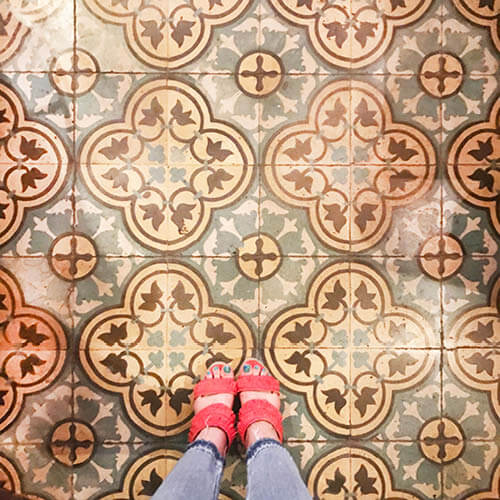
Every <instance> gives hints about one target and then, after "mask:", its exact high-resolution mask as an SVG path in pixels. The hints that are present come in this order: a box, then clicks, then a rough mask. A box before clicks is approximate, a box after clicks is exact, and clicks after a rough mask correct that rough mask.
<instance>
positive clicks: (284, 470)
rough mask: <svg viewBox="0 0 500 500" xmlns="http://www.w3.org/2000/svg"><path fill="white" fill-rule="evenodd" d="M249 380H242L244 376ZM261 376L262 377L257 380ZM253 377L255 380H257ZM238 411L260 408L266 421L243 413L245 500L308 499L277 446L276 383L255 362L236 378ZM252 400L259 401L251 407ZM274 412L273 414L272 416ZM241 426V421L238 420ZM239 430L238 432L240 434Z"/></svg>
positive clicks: (249, 362)
mask: <svg viewBox="0 0 500 500" xmlns="http://www.w3.org/2000/svg"><path fill="white" fill-rule="evenodd" d="M248 376H250V377H252V379H244V377H248ZM260 377H262V378H260ZM257 378H258V379H259V380H260V381H261V382H259V380H257ZM238 390H239V393H240V400H241V406H242V409H243V407H244V406H245V404H246V403H250V404H249V405H248V406H251V405H252V404H253V405H254V411H258V410H259V408H261V409H262V407H263V406H264V407H265V406H269V405H270V406H271V408H264V410H263V411H264V412H265V413H267V417H265V418H266V420H259V419H258V416H255V415H249V413H252V412H247V413H246V415H245V417H244V420H246V421H247V422H246V423H249V422H252V423H250V425H248V427H247V426H246V425H243V426H242V427H243V429H244V432H243V433H244V435H241V432H240V436H241V438H242V440H243V442H244V444H245V446H246V448H247V450H248V451H247V471H248V474H247V475H248V484H247V500H282V499H294V500H311V495H310V494H309V492H308V490H307V488H306V485H305V484H304V481H303V480H302V478H301V477H300V473H299V470H298V469H297V466H296V465H295V462H294V461H293V459H292V457H291V455H290V454H289V453H288V451H287V450H285V448H283V446H282V445H281V444H280V442H281V440H282V433H283V430H282V426H281V415H280V414H279V408H280V397H279V384H278V382H277V381H276V379H273V377H271V376H270V374H269V372H268V371H267V369H266V368H265V367H264V366H263V365H262V363H260V362H259V361H257V360H247V361H246V362H245V363H244V364H243V366H242V369H241V372H240V374H239V378H238ZM255 400H257V401H259V402H260V404H259V403H257V404H256V405H255V403H256V402H255ZM273 413H274V415H273ZM240 417H241V412H240ZM240 424H241V420H240ZM243 429H239V430H240V431H242V430H243Z"/></svg>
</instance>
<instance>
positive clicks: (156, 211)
mask: <svg viewBox="0 0 500 500" xmlns="http://www.w3.org/2000/svg"><path fill="white" fill-rule="evenodd" d="M139 208H141V209H142V210H144V216H143V218H144V220H148V219H151V224H153V227H154V228H155V230H156V231H158V229H159V227H160V226H161V223H162V222H163V221H164V220H165V216H164V215H163V213H162V211H161V209H160V207H159V206H158V205H155V204H154V203H149V204H148V205H141V206H140V207H139Z"/></svg>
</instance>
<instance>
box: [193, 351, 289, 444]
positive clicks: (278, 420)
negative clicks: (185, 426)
mask: <svg viewBox="0 0 500 500" xmlns="http://www.w3.org/2000/svg"><path fill="white" fill-rule="evenodd" d="M225 366H227V365H226V364H225V363H220V362H217V363H214V364H212V365H211V366H210V368H209V372H210V373H211V375H212V378H205V379H203V380H201V381H200V382H198V383H197V384H196V385H195V387H194V397H195V399H196V398H198V397H200V396H211V395H214V394H232V395H233V396H236V394H240V393H241V392H245V391H258V392H274V393H277V394H278V395H279V392H280V387H279V382H278V381H277V380H276V379H275V378H274V377H272V376H271V375H261V374H260V373H261V372H262V370H263V369H264V366H263V365H262V363H261V362H260V361H258V360H256V359H248V360H246V361H245V362H244V367H245V366H250V370H248V371H247V372H246V370H245V369H244V370H243V371H242V373H240V375H239V376H238V379H237V380H235V379H234V376H232V377H222V376H216V375H218V371H219V370H220V372H219V373H222V370H224V367H225ZM256 368H258V370H256ZM256 372H258V374H256ZM235 419H236V417H235V414H234V412H233V410H232V408H230V407H229V406H226V405H225V404H222V403H214V404H212V405H209V406H207V407H205V408H203V410H201V411H199V412H198V413H197V414H196V415H195V416H194V417H193V420H192V421H191V429H190V430H189V441H190V442H191V441H194V439H195V438H196V436H197V435H198V434H199V433H200V432H201V431H202V430H203V429H205V428H206V427H218V428H219V429H222V430H223V431H224V432H225V433H226V436H227V448H229V447H230V446H231V443H232V442H233V440H234V438H235V436H236V429H235V426H234V422H235ZM259 421H265V422H269V423H270V424H271V425H272V426H273V427H274V429H275V430H276V433H277V434H278V437H279V441H280V442H282V441H283V424H282V417H281V413H280V411H279V410H278V409H277V408H276V407H275V406H274V405H272V404H271V403H269V402H268V401H266V400H264V399H252V400H250V401H247V402H245V403H244V404H242V405H241V408H240V411H239V414H238V426H237V430H238V434H239V436H240V439H241V441H242V442H243V443H244V442H245V435H246V431H247V429H248V427H249V426H250V425H252V424H253V423H255V422H259Z"/></svg>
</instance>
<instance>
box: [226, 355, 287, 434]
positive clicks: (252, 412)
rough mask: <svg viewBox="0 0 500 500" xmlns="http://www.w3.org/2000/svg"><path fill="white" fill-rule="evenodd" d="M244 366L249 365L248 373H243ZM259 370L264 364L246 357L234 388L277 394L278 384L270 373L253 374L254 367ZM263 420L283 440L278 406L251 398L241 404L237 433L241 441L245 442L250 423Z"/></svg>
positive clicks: (243, 390)
mask: <svg viewBox="0 0 500 500" xmlns="http://www.w3.org/2000/svg"><path fill="white" fill-rule="evenodd" d="M245 366H250V370H249V374H248V375H246V374H245ZM257 366H258V367H259V368H260V371H262V369H263V368H264V365H263V364H262V363H261V362H260V361H259V360H257V359H253V358H251V359H247V360H246V361H245V362H244V364H243V373H242V374H241V375H240V376H239V377H238V380H237V381H236V390H237V392H238V394H239V393H241V392H245V391H259V392H275V393H277V394H278V395H279V393H280V384H279V382H278V381H277V380H276V379H275V378H274V377H273V376H271V375H253V373H254V370H255V367H257ZM259 421H265V422H268V423H270V424H271V425H272V426H273V427H274V430H275V431H276V433H277V434H278V437H279V440H280V443H281V442H283V423H282V416H281V412H280V411H279V409H278V408H276V407H275V406H274V405H272V404H271V403H270V402H269V401H266V400H264V399H251V400H250V401H247V402H246V403H244V404H242V405H241V408H240V412H239V421H238V434H239V435H240V438H241V441H242V442H243V443H244V442H245V434H246V431H247V429H248V427H249V426H250V425H252V424H253V423H255V422H259Z"/></svg>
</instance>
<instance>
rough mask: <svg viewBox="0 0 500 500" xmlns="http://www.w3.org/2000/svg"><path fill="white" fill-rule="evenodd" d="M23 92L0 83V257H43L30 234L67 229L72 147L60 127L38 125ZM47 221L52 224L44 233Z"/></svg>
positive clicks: (44, 246) (42, 247)
mask: <svg viewBox="0 0 500 500" xmlns="http://www.w3.org/2000/svg"><path fill="white" fill-rule="evenodd" d="M24 83H26V82H24ZM25 88H27V90H28V94H26V93H25V92H24V90H23V88H21V89H19V88H17V87H16V86H15V85H12V82H11V81H10V80H7V79H4V80H3V81H2V82H0V112H1V115H2V119H1V122H2V123H1V124H0V129H1V130H0V135H1V137H2V146H1V148H0V181H1V188H0V198H1V200H0V208H1V211H0V213H1V215H0V245H2V250H1V253H3V254H11V255H16V254H17V255H33V254H42V255H47V253H48V251H49V246H50V242H48V241H45V242H44V241H43V237H42V238H41V239H40V240H37V238H36V236H35V238H34V239H32V238H31V236H32V234H31V233H32V231H33V232H34V231H37V230H38V231H41V232H43V231H44V230H46V232H48V233H51V234H50V236H53V235H54V231H55V232H56V233H57V232H58V231H59V230H60V229H62V230H64V229H66V230H68V229H69V228H70V226H71V224H72V219H71V203H70V202H69V196H70V194H71V188H72V175H71V173H72V152H71V150H72V146H71V145H72V141H71V136H70V135H69V134H68V132H67V131H66V130H65V127H64V125H63V127H62V128H61V127H58V126H55V125H54V124H53V123H51V122H50V121H47V120H42V119H40V115H39V113H36V112H34V109H36V107H35V108H32V103H31V102H29V99H30V98H29V94H31V90H29V89H30V87H29V85H28V86H27V87H25ZM70 112H71V113H72V107H70ZM47 205H48V206H47ZM47 214H48V215H47ZM62 214H64V215H62ZM50 215H57V216H56V217H50ZM48 219H51V222H53V223H54V224H53V225H52V227H50V228H49V226H48Z"/></svg>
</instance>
